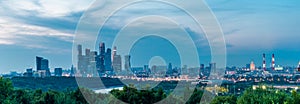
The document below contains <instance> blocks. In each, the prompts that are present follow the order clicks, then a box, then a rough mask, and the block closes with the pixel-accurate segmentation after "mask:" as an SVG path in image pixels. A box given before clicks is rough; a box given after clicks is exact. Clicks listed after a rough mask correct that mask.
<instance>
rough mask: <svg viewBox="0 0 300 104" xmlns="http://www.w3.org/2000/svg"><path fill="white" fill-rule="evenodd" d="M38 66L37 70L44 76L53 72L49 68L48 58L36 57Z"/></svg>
mask: <svg viewBox="0 0 300 104" xmlns="http://www.w3.org/2000/svg"><path fill="white" fill-rule="evenodd" d="M36 68H37V72H39V73H40V74H41V76H42V77H44V76H46V77H49V76H51V72H50V69H49V61H48V60H47V59H44V58H43V57H38V56H37V57H36Z"/></svg>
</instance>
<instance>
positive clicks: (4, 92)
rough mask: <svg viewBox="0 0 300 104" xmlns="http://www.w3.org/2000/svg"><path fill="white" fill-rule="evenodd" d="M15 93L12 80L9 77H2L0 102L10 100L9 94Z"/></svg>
mask: <svg viewBox="0 0 300 104" xmlns="http://www.w3.org/2000/svg"><path fill="white" fill-rule="evenodd" d="M12 93H13V85H12V82H11V81H10V80H8V79H5V78H2V77H0V102H4V101H6V100H9V98H10V97H9V96H10V95H11V94H12Z"/></svg>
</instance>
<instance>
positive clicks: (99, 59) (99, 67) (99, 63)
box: [96, 43, 105, 73]
mask: <svg viewBox="0 0 300 104" xmlns="http://www.w3.org/2000/svg"><path fill="white" fill-rule="evenodd" d="M99 51H100V53H99V55H98V56H97V58H96V62H97V64H96V67H97V70H98V72H100V73H103V72H104V71H105V66H104V60H105V43H100V46H99Z"/></svg>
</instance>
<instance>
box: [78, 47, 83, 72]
mask: <svg viewBox="0 0 300 104" xmlns="http://www.w3.org/2000/svg"><path fill="white" fill-rule="evenodd" d="M77 51H78V56H77V58H78V61H77V69H78V70H79V71H80V72H82V71H83V70H84V57H83V54H82V45H78V46H77Z"/></svg>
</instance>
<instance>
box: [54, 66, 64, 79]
mask: <svg viewBox="0 0 300 104" xmlns="http://www.w3.org/2000/svg"><path fill="white" fill-rule="evenodd" d="M54 76H56V77H61V76H62V68H55V69H54Z"/></svg>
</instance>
